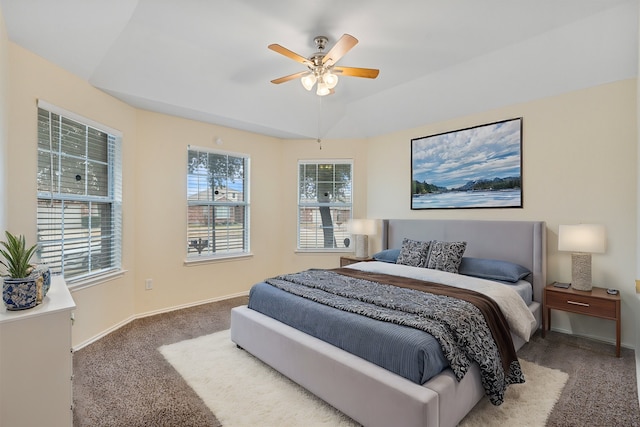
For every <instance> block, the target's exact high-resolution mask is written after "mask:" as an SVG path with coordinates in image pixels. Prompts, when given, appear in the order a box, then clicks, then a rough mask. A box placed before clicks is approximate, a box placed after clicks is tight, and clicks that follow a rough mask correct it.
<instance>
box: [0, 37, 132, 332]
mask: <svg viewBox="0 0 640 427" xmlns="http://www.w3.org/2000/svg"><path fill="white" fill-rule="evenodd" d="M8 59H9V61H8V63H9V81H10V85H9V94H8V100H9V105H10V109H9V124H10V126H9V141H10V144H9V147H8V148H9V150H8V153H7V155H8V158H10V159H11V161H10V162H9V165H8V171H9V185H8V186H6V187H4V189H3V190H6V192H7V193H6V196H7V198H8V199H9V200H10V201H11V203H10V204H9V206H8V212H7V214H8V219H7V228H8V229H9V230H11V231H13V232H14V233H19V234H24V235H25V236H26V238H27V241H31V242H35V241H36V234H37V231H36V198H37V191H36V180H35V177H36V171H37V152H38V150H37V126H36V124H37V100H38V99H42V100H44V101H47V102H49V103H51V104H54V105H57V106H59V107H61V108H64V109H66V110H69V111H71V112H74V113H76V114H79V115H82V116H84V117H87V118H89V119H91V120H94V121H96V122H99V123H102V124H104V125H107V126H109V127H111V128H114V129H118V130H120V131H122V132H123V135H124V136H123V144H122V145H123V182H124V185H123V187H124V191H123V218H124V221H123V264H124V266H125V268H127V269H129V270H130V271H128V272H127V273H125V274H124V275H123V276H122V277H120V278H117V279H115V280H111V281H109V282H106V283H103V284H100V285H96V286H93V287H90V288H85V289H82V290H78V291H73V298H74V299H75V301H76V304H77V306H78V307H77V310H76V312H75V318H76V323H75V326H74V328H73V338H74V344H77V343H80V342H84V341H86V340H89V339H91V338H92V337H94V336H95V335H97V334H99V333H101V332H103V331H105V330H107V329H108V328H110V327H112V326H114V325H117V324H119V323H121V322H123V321H124V320H126V319H129V318H131V317H132V316H134V314H135V311H134V293H133V291H134V288H133V284H134V275H133V271H132V269H133V267H134V264H135V263H134V259H135V258H134V256H135V254H134V249H135V242H134V239H133V234H134V220H135V213H134V200H135V185H134V179H135V162H136V152H135V144H136V111H135V109H133V108H131V107H129V106H127V105H126V104H124V103H122V102H120V101H118V100H116V99H115V98H113V97H111V96H109V95H106V94H105V93H104V92H101V91H99V90H97V89H95V88H94V87H92V86H91V85H89V84H88V83H87V82H85V81H83V80H82V79H79V78H78V77H76V76H74V75H72V74H70V73H67V72H66V71H63V70H62V69H60V68H59V67H57V66H55V65H53V64H52V63H50V62H47V61H45V60H43V59H42V58H40V57H38V56H36V55H34V54H32V53H30V52H28V51H27V50H25V49H23V48H21V47H19V46H17V45H15V44H13V43H9V57H8Z"/></svg>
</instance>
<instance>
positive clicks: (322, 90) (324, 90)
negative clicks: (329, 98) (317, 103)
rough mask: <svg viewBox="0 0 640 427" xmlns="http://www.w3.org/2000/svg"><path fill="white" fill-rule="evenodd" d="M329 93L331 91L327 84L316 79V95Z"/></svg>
mask: <svg viewBox="0 0 640 427" xmlns="http://www.w3.org/2000/svg"><path fill="white" fill-rule="evenodd" d="M330 93H331V89H329V87H328V86H327V84H326V83H325V82H324V81H323V80H322V79H320V80H319V81H318V88H317V89H316V95H319V96H326V95H329V94H330Z"/></svg>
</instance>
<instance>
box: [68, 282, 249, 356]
mask: <svg viewBox="0 0 640 427" xmlns="http://www.w3.org/2000/svg"><path fill="white" fill-rule="evenodd" d="M247 295H249V292H248V291H246V292H240V293H237V294H232V295H225V296H223V297H217V298H210V299H206V300H202V301H196V302H192V303H187V304H181V305H177V306H173V307H166V308H162V309H159V310H152V311H147V312H145V313H139V314H136V315H133V316H130V317H128V318H126V319H124V320H122V321H121V322H118V323H116V324H115V325H113V326H112V327H110V328H108V329H105V330H104V331H102V332H100V333H99V334H97V335H95V336H93V337H91V338H89V339H88V340H85V341H83V342H81V343H80V344H78V345H76V346H73V348H72V350H73V351H78V350H80V349H82V348H84V347H86V346H88V345H89V344H92V343H94V342H96V341H98V340H99V339H100V338H103V337H105V336H106V335H109V334H110V333H111V332H114V331H117V330H118V329H120V328H122V327H123V326H125V325H127V324H129V323H130V322H133V321H134V320H136V319H142V318H143V317H149V316H155V315H156V314H163V313H169V312H172V311H176V310H182V309H185V308H189V307H196V306H198V305H202V304H209V303H212V302H217V301H224V300H226V299H231V298H237V297H243V296H247Z"/></svg>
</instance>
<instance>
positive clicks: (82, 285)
mask: <svg viewBox="0 0 640 427" xmlns="http://www.w3.org/2000/svg"><path fill="white" fill-rule="evenodd" d="M126 272H127V270H117V271H112V272H110V273H105V274H101V275H99V276H96V277H91V278H88V279H84V280H79V281H77V282H74V283H69V281H67V287H68V288H69V290H70V291H71V292H75V291H79V290H82V289H86V288H90V287H92V286H96V285H101V284H103V283H105V282H110V281H111V280H115V279H119V278H120V277H122V276H124V274H125V273H126Z"/></svg>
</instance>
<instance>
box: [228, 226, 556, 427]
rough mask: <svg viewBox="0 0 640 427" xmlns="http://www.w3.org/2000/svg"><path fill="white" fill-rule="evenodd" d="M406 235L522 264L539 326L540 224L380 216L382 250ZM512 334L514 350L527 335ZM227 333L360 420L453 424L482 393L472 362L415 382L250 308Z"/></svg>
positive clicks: (237, 314)
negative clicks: (459, 373)
mask: <svg viewBox="0 0 640 427" xmlns="http://www.w3.org/2000/svg"><path fill="white" fill-rule="evenodd" d="M406 238H410V239H413V240H416V241H433V240H437V241H443V242H454V241H464V242H466V249H465V252H464V256H465V257H468V258H482V259H495V260H504V261H508V262H511V263H516V264H518V265H521V266H523V267H526V268H527V269H528V270H529V271H531V274H530V275H528V276H527V277H526V278H525V279H526V280H527V281H528V282H530V283H531V298H530V303H529V304H528V310H529V311H530V313H531V315H532V318H533V321H532V325H531V330H530V334H532V333H533V332H534V331H535V330H536V329H538V328H539V327H540V323H541V301H542V291H543V288H544V286H545V283H546V226H545V223H544V222H542V221H475V220H383V221H382V249H390V248H400V247H401V245H402V242H403V240H404V239H406ZM365 264H367V265H366V266H365ZM376 264H380V263H377V262H372V263H365V262H363V263H357V264H353V265H352V266H349V267H351V268H353V269H354V270H360V269H364V270H366V269H367V268H373V267H374V266H375V265H376ZM369 265H370V266H371V267H369ZM512 335H513V344H514V347H515V348H516V349H518V348H520V347H521V346H522V345H524V343H525V342H526V338H528V337H521V336H517V335H516V334H512ZM231 339H232V340H233V341H234V342H235V343H236V344H237V345H238V346H240V347H242V348H244V349H245V350H246V351H248V352H249V353H251V354H253V355H254V356H256V357H258V358H259V359H261V360H262V361H264V362H265V363H267V364H268V365H270V366H272V367H273V368H274V369H276V370H278V371H280V372H281V373H283V374H284V375H286V376H287V377H289V378H291V379H292V380H293V381H295V382H297V383H298V384H300V385H301V386H303V387H304V388H306V389H308V390H309V391H311V392H312V393H314V394H315V395H317V396H318V397H320V398H322V399H323V400H325V401H326V402H327V403H329V404H331V405H332V406H334V407H335V408H337V409H339V410H340V411H342V412H344V413H345V414H347V415H348V416H350V417H351V418H353V419H354V420H355V421H357V422H359V423H361V424H362V425H365V426H389V425H399V426H400V425H401V426H423V427H424V426H455V425H457V424H458V423H459V422H460V420H462V418H464V416H465V415H466V414H467V413H468V412H469V411H470V410H471V409H472V408H473V406H474V405H475V404H476V403H477V402H478V401H479V400H480V399H482V398H483V397H484V396H485V392H486V390H485V387H484V386H483V381H482V377H481V373H480V372H481V369H480V367H479V366H478V364H475V363H474V364H473V365H472V366H471V368H470V369H469V371H468V372H467V373H466V375H464V377H463V378H462V379H461V380H460V381H458V380H456V377H455V374H454V373H453V371H452V370H451V369H449V368H447V369H445V370H444V371H442V372H440V373H438V374H436V375H435V376H433V377H432V378H431V379H429V380H428V381H426V382H425V383H423V384H418V383H416V382H414V381H410V380H408V379H406V378H404V377H403V376H401V375H398V374H397V373H394V372H391V371H390V370H387V369H385V368H383V367H381V366H378V365H377V364H374V363H372V362H369V361H367V360H365V359H363V358H361V357H358V356H355V355H354V354H352V353H350V352H348V351H345V350H342V349H341V348H338V347H336V346H334V345H332V344H330V343H328V342H326V341H324V340H321V339H318V338H315V337H313V336H311V335H309V334H307V333H305V332H302V331H300V330H298V329H296V328H294V327H291V326H288V325H287V324H285V323H283V322H280V321H278V320H276V319H274V318H273V317H270V316H267V315H264V314H262V313H260V312H258V311H256V310H253V309H251V308H248V307H247V306H242V307H236V308H234V309H233V310H232V312H231Z"/></svg>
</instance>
